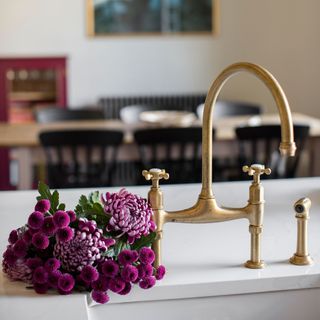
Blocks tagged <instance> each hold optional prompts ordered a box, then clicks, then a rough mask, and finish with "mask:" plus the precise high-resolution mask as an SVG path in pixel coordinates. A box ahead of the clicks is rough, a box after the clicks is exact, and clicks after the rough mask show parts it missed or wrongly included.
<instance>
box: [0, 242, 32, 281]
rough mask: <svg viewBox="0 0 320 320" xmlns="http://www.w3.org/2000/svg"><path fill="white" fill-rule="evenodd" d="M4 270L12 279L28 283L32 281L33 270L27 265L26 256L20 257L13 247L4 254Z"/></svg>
mask: <svg viewBox="0 0 320 320" xmlns="http://www.w3.org/2000/svg"><path fill="white" fill-rule="evenodd" d="M2 270H3V272H4V273H5V274H7V276H8V277H9V278H10V279H11V280H22V281H24V282H27V283H31V279H32V270H31V269H30V268H29V267H28V266H27V264H26V260H25V259H24V258H22V259H18V258H17V257H16V256H15V255H14V253H13V250H12V248H11V246H8V249H7V250H6V251H5V252H4V254H3V260H2Z"/></svg>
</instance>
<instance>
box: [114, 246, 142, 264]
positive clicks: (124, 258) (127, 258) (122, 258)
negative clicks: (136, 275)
mask: <svg viewBox="0 0 320 320" xmlns="http://www.w3.org/2000/svg"><path fill="white" fill-rule="evenodd" d="M138 257H139V254H138V252H137V251H135V250H128V249H125V250H122V251H121V252H120V253H119V255H118V261H119V263H120V264H122V265H123V266H125V265H127V264H132V263H134V262H136V261H137V260H138Z"/></svg>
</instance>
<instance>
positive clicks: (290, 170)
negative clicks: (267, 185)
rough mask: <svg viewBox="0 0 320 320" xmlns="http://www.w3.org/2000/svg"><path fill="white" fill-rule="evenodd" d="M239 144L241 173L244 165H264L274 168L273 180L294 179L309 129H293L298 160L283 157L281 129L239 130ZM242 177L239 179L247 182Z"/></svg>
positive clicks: (271, 126) (249, 127)
mask: <svg viewBox="0 0 320 320" xmlns="http://www.w3.org/2000/svg"><path fill="white" fill-rule="evenodd" d="M235 131H236V136H237V139H238V141H239V172H240V170H241V167H242V166H243V165H251V164H253V163H261V164H264V165H266V166H267V167H269V168H271V170H272V173H271V175H270V176H269V177H270V178H294V177H295V176H296V173H297V168H298V165H299V160H300V156H301V152H302V150H303V148H304V146H305V142H306V140H307V138H308V135H309V126H307V125H294V140H295V142H296V145H297V151H296V155H295V157H281V155H280V152H279V144H280V140H281V127H280V125H262V126H252V127H251V126H248V127H239V128H236V130H235ZM246 177H247V175H246V174H242V175H241V176H239V178H240V179H246Z"/></svg>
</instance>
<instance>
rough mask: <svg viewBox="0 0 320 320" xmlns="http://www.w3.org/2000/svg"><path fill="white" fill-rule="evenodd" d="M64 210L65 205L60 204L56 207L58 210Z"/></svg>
mask: <svg viewBox="0 0 320 320" xmlns="http://www.w3.org/2000/svg"><path fill="white" fill-rule="evenodd" d="M65 209H66V205H65V204H64V203H60V204H59V206H58V210H65Z"/></svg>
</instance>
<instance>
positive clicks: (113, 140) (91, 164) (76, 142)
mask: <svg viewBox="0 0 320 320" xmlns="http://www.w3.org/2000/svg"><path fill="white" fill-rule="evenodd" d="M39 139H40V142H41V145H42V146H43V147H44V148H45V153H46V158H47V175H48V183H49V186H50V187H52V188H76V187H77V188H78V187H79V188H81V187H99V186H110V185H112V179H113V174H114V170H115V164H116V157H117V150H118V146H119V145H120V144H121V143H122V141H123V132H122V131H114V130H61V131H45V132H41V133H40V135H39Z"/></svg>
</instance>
